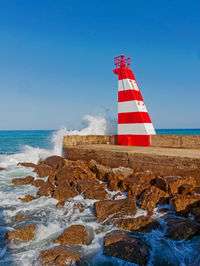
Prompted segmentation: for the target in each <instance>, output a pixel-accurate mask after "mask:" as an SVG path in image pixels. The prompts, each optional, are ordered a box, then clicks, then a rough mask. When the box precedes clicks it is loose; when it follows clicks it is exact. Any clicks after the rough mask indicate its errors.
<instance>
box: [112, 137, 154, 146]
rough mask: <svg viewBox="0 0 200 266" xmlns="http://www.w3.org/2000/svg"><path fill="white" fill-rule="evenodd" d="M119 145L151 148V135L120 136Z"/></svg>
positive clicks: (118, 138)
mask: <svg viewBox="0 0 200 266" xmlns="http://www.w3.org/2000/svg"><path fill="white" fill-rule="evenodd" d="M117 143H118V144H119V145H126V146H150V143H151V136H150V135H118V136H117Z"/></svg>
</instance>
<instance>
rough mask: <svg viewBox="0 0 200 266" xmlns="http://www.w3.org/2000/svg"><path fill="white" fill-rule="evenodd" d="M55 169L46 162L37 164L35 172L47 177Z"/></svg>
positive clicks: (39, 175)
mask: <svg viewBox="0 0 200 266" xmlns="http://www.w3.org/2000/svg"><path fill="white" fill-rule="evenodd" d="M54 171H55V170H54V169H53V168H52V167H50V166H48V165H45V164H39V165H36V166H35V169H34V171H33V172H35V173H36V174H37V175H38V177H41V178H42V177H46V176H49V175H51V174H52V173H54Z"/></svg>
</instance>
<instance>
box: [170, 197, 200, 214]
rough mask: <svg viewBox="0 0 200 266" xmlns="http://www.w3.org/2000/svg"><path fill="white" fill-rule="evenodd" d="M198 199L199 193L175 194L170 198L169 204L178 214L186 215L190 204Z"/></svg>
mask: <svg viewBox="0 0 200 266" xmlns="http://www.w3.org/2000/svg"><path fill="white" fill-rule="evenodd" d="M198 201H200V195H197V196H196V195H195V196H193V195H187V194H186V195H179V194H176V195H175V196H174V197H173V198H172V199H171V200H170V204H171V205H172V207H173V209H174V210H175V211H176V212H177V213H178V214H179V215H188V214H189V213H190V212H191V209H192V205H193V204H194V203H195V202H198ZM190 206H191V207H190Z"/></svg>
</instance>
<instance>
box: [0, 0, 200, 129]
mask: <svg viewBox="0 0 200 266" xmlns="http://www.w3.org/2000/svg"><path fill="white" fill-rule="evenodd" d="M199 14H200V1H195V0H191V1H184V0H182V1H179V0H178V1H176V0H173V1H172V0H168V1H165V0H162V1H154V0H152V1H148V0H141V1H138V0H137V1H135V0H129V1H128V0H124V1H118V0H115V1H111V0H110V1H109V0H105V1H104V0H88V1H87V0H85V1H83V0H9V1H8V0H0V92H1V94H0V95H1V104H0V114H1V116H0V129H2V130H3V129H57V128H59V127H60V126H63V125H64V126H67V127H68V128H76V127H79V126H80V125H81V119H82V117H83V116H84V115H85V114H91V115H97V114H99V112H101V111H102V110H106V112H107V113H108V115H109V116H111V117H113V118H116V117H117V76H115V75H114V74H113V72H112V71H113V68H114V65H113V58H114V57H115V56H118V55H121V54H125V55H127V56H130V57H131V59H132V64H131V67H132V69H133V71H134V74H135V77H136V80H137V82H138V85H139V87H140V90H141V92H142V95H143V98H144V101H145V103H146V106H147V109H148V111H149V113H150V117H151V119H152V122H153V124H154V126H155V127H156V128H200V85H199V84H200V16H199Z"/></svg>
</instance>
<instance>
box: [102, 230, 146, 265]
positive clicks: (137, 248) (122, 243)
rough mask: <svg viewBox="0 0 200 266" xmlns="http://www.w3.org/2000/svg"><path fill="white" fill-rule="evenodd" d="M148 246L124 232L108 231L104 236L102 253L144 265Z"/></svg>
mask: <svg viewBox="0 0 200 266" xmlns="http://www.w3.org/2000/svg"><path fill="white" fill-rule="evenodd" d="M148 249H149V247H148V246H147V245H146V244H145V243H144V242H143V241H141V240H139V239H137V238H133V237H130V236H128V235H127V234H124V233H120V232H119V233H109V234H108V235H106V236H105V237H104V254H105V255H106V256H112V257H116V258H119V259H122V260H125V261H128V262H133V263H135V264H138V265H141V266H143V265H146V264H147V262H148V259H149V256H150V253H149V250H148Z"/></svg>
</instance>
